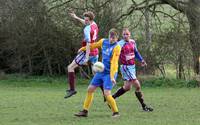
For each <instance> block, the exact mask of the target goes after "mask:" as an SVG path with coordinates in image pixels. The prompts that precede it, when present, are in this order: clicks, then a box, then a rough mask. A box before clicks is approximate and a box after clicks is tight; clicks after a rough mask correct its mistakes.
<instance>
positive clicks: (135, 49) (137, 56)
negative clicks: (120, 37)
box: [134, 43, 143, 62]
mask: <svg viewBox="0 0 200 125" xmlns="http://www.w3.org/2000/svg"><path fill="white" fill-rule="evenodd" d="M134 53H135V58H136V59H137V60H139V61H140V62H142V60H143V58H142V56H141V54H140V53H139V51H138V49H137V45H136V43H135V48H134Z"/></svg>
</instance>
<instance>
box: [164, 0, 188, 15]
mask: <svg viewBox="0 0 200 125" xmlns="http://www.w3.org/2000/svg"><path fill="white" fill-rule="evenodd" d="M161 1H163V2H164V3H165V4H168V5H170V6H172V7H173V8H174V9H176V10H179V11H180V12H185V11H186V4H187V2H183V1H178V0H161Z"/></svg>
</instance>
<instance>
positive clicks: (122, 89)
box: [112, 87, 126, 99]
mask: <svg viewBox="0 0 200 125" xmlns="http://www.w3.org/2000/svg"><path fill="white" fill-rule="evenodd" d="M125 92H126V90H125V89H124V88H123V87H121V88H120V89H118V90H117V92H116V93H115V94H113V95H112V97H113V98H114V99H116V98H117V97H119V96H121V95H123V94H124V93H125Z"/></svg>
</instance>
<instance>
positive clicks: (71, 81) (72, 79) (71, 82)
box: [68, 72, 75, 90]
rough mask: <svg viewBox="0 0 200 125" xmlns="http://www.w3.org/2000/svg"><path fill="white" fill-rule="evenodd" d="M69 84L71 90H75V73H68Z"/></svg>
mask: <svg viewBox="0 0 200 125" xmlns="http://www.w3.org/2000/svg"><path fill="white" fill-rule="evenodd" d="M68 83H69V88H70V90H75V73H74V72H68Z"/></svg>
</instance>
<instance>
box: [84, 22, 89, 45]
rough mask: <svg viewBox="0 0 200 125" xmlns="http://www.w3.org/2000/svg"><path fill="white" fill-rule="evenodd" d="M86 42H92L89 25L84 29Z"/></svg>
mask: <svg viewBox="0 0 200 125" xmlns="http://www.w3.org/2000/svg"><path fill="white" fill-rule="evenodd" d="M84 40H85V41H86V42H90V40H91V39H90V25H88V26H86V27H85V28H84Z"/></svg>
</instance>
